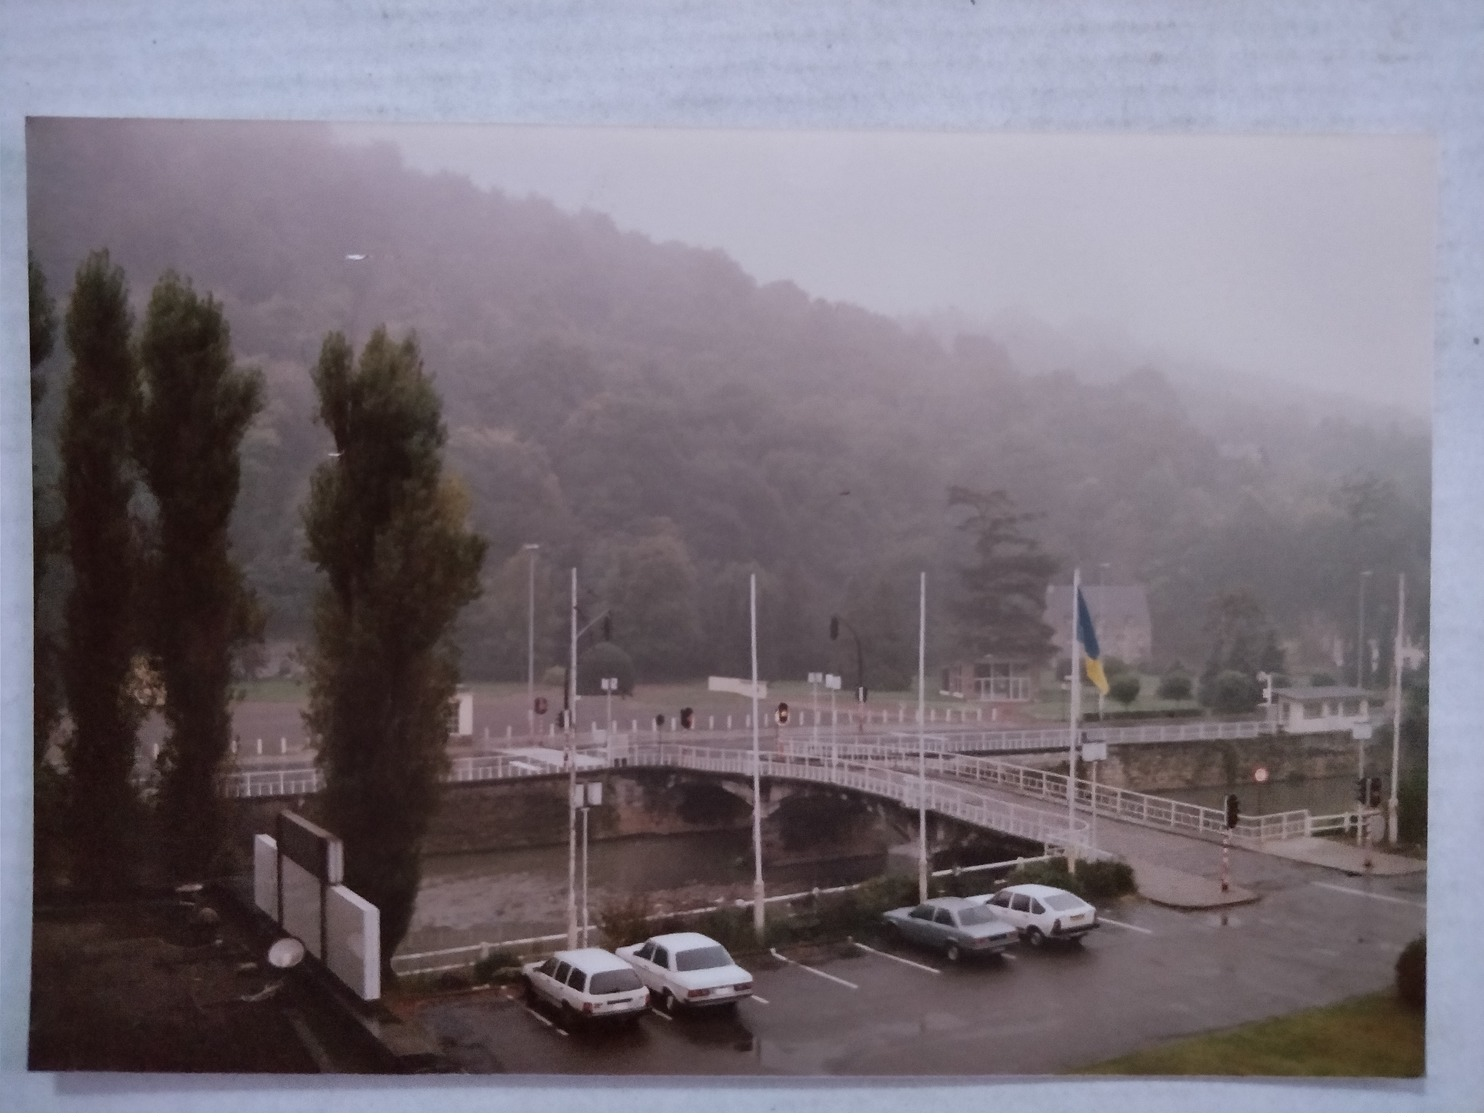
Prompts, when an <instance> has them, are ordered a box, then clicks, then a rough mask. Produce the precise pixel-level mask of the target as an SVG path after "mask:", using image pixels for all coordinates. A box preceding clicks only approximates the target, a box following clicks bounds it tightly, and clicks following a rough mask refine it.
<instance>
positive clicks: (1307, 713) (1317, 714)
mask: <svg viewBox="0 0 1484 1117" xmlns="http://www.w3.org/2000/svg"><path fill="white" fill-rule="evenodd" d="M1323 716H1324V703H1323V702H1305V703H1304V717H1306V718H1321V717H1323Z"/></svg>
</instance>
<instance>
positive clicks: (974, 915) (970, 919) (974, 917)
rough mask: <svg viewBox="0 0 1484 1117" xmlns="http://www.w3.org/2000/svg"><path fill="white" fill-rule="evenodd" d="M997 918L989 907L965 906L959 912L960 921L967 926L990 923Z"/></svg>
mask: <svg viewBox="0 0 1484 1117" xmlns="http://www.w3.org/2000/svg"><path fill="white" fill-rule="evenodd" d="M994 918H995V914H994V912H992V911H990V910H989V909H988V908H984V907H979V908H963V909H962V910H961V911H959V913H958V921H959V923H960V924H962V925H963V926H965V927H974V926H977V925H978V924H980V923H989V922H991V921H993V920H994Z"/></svg>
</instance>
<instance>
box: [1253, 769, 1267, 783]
mask: <svg viewBox="0 0 1484 1117" xmlns="http://www.w3.org/2000/svg"><path fill="white" fill-rule="evenodd" d="M1252 778H1253V779H1254V780H1255V781H1257V782H1258V783H1267V782H1268V770H1267V769H1266V768H1259V769H1258V770H1257V771H1255V772H1253V773H1252Z"/></svg>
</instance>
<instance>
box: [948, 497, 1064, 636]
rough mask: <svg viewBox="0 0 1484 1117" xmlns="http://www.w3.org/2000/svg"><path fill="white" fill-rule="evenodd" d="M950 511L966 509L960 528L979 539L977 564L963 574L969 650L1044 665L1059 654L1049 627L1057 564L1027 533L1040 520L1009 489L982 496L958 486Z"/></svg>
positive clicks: (950, 499)
mask: <svg viewBox="0 0 1484 1117" xmlns="http://www.w3.org/2000/svg"><path fill="white" fill-rule="evenodd" d="M948 506H949V508H950V509H952V508H958V507H965V508H968V509H969V516H968V518H967V519H965V520H964V521H963V523H962V524H960V525H959V529H960V530H961V531H963V532H964V533H965V534H966V535H968V536H969V537H970V539H972V541H973V548H974V561H973V562H972V563H970V564H969V565H967V566H964V567H962V568H961V569H960V571H959V576H960V578H961V580H962V584H963V587H964V591H965V592H964V597H963V599H962V601H961V603H960V606H959V610H958V612H959V616H960V618H961V621H962V623H963V626H964V629H965V633H964V635H965V638H966V639H965V643H966V645H967V647H966V649H965V650H966V651H968V652H969V653H970V654H973V655H978V656H983V655H994V656H999V657H1004V658H1010V659H1025V660H1029V661H1030V662H1031V664H1032V665H1036V664H1040V663H1044V662H1046V661H1047V660H1049V659H1050V658H1051V655H1052V652H1053V651H1055V645H1054V644H1053V643H1052V640H1051V637H1052V628H1051V626H1050V625H1049V624H1047V623H1046V619H1045V616H1046V586H1047V584H1048V583H1049V582H1050V581H1051V579H1052V576H1053V575H1055V573H1056V570H1057V563H1056V560H1055V559H1053V558H1051V557H1050V556H1049V555H1047V554H1046V553H1045V552H1044V551H1042V550H1041V545H1040V544H1039V543H1038V542H1037V541H1036V540H1035V539H1033V538H1031V537H1030V536H1028V535H1026V534H1025V533H1024V531H1023V530H1022V525H1024V524H1025V523H1026V522H1027V521H1029V520H1031V519H1034V517H1033V516H1031V515H1029V514H1028V513H1024V512H1016V511H1015V510H1014V507H1015V506H1014V504H1013V503H1012V502H1011V500H1010V498H1009V496H1007V495H1006V494H1005V493H1004V491H1003V490H998V489H997V490H995V491H993V492H988V493H985V492H978V491H975V490H973V489H967V488H963V487H961V486H958V485H954V486H952V487H951V488H950V489H949V490H948Z"/></svg>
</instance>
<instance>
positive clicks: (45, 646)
mask: <svg viewBox="0 0 1484 1117" xmlns="http://www.w3.org/2000/svg"><path fill="white" fill-rule="evenodd" d="M26 272H27V280H28V286H29V295H30V298H29V300H28V308H29V311H30V319H31V444H32V454H31V606H32V608H31V617H32V639H31V669H32V676H31V677H32V682H33V697H32V707H31V714H32V737H31V744H32V747H33V749H34V752H35V761H36V764H37V765H38V766H39V765H41V764H42V763H43V762H44V759H45V757H46V748H47V745H48V744H49V743H50V741H51V737H52V732H53V730H55V729H56V726H57V720H58V718H59V717H60V716H61V695H60V694H59V692H58V684H57V664H56V642H55V640H54V639H53V635H52V633H51V632H49V631H47V629H46V628H45V627H43V625H42V620H41V591H42V586H43V585H44V584H45V581H46V574H47V565H48V562H49V560H50V559H51V557H52V556H53V555H54V554H55V553H56V552H57V549H58V546H59V543H60V539H59V538H58V526H59V525H57V524H56V523H55V522H54V521H52V520H49V519H48V518H47V517H46V514H45V512H44V511H43V508H44V506H45V503H46V502H45V500H44V499H43V497H44V494H45V491H46V484H45V482H44V481H43V480H42V479H41V477H40V476H38V474H37V472H36V469H37V466H36V459H37V455H36V453H35V446H36V438H37V430H36V411H37V408H38V407H39V406H40V405H41V401H42V400H43V399H44V398H45V397H46V378H45V377H44V376H43V375H42V374H41V371H40V370H41V366H42V364H43V363H45V361H46V359H47V358H48V357H50V356H51V354H52V349H53V348H55V346H56V340H57V307H56V303H54V302H53V301H52V297H51V295H50V294H48V293H47V289H46V276H45V275H44V274H43V273H42V270H41V265H40V264H38V263H37V262H36V256H35V254H34V253H30V252H28V253H27V255H26Z"/></svg>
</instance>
